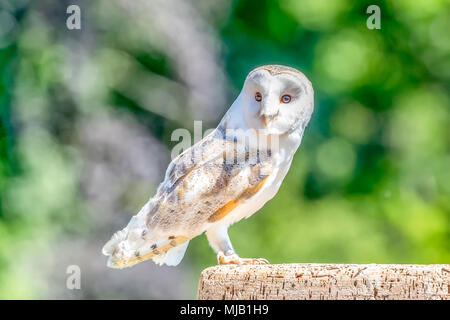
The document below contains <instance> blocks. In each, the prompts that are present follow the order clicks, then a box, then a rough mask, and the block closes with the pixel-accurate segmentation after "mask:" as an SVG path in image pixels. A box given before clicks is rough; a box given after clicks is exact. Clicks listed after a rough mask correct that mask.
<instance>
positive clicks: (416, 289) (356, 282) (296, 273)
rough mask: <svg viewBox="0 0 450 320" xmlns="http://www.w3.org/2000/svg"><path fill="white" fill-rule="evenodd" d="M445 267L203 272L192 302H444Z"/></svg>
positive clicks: (449, 284) (448, 284) (448, 287)
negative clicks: (412, 300) (256, 300)
mask: <svg viewBox="0 0 450 320" xmlns="http://www.w3.org/2000/svg"><path fill="white" fill-rule="evenodd" d="M449 279H450V265H448V264H441V265H406V264H278V265H255V266H253V265H242V266H236V265H220V266H214V267H210V268H207V269H205V270H203V272H202V274H201V275H200V281H199V287H198V299H200V300H207V299H226V300H229V299H243V300H247V299H258V300H275V299H291V300H322V299H339V300H353V299H364V300H383V299H392V300H397V299H414V300H416V299H418V300H423V299H437V300H440V299H445V300H449V299H450V293H449V291H450V281H449Z"/></svg>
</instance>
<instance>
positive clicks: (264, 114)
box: [259, 103, 279, 127]
mask: <svg viewBox="0 0 450 320" xmlns="http://www.w3.org/2000/svg"><path fill="white" fill-rule="evenodd" d="M272 105H273V103H272ZM278 113H279V109H275V108H274V107H273V106H272V107H271V106H269V104H268V103H263V105H262V106H261V110H260V111H259V117H260V118H261V120H262V121H263V123H264V126H266V127H268V126H269V125H270V123H271V122H272V121H273V120H274V119H275V118H276V117H277V116H278Z"/></svg>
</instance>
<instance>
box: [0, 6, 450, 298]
mask: <svg viewBox="0 0 450 320" xmlns="http://www.w3.org/2000/svg"><path fill="white" fill-rule="evenodd" d="M219 2H220V3H222V4H223V3H226V5H224V6H223V7H220V6H219V7H218V8H215V7H212V9H211V5H208V2H207V1H199V2H194V1H193V2H192V6H193V7H194V8H195V9H196V10H197V11H198V12H199V15H201V16H202V17H204V19H205V21H207V23H208V27H209V28H210V31H211V32H212V34H213V35H214V37H215V38H216V39H217V41H218V43H220V49H218V52H219V62H220V63H221V65H222V68H223V70H224V74H225V75H226V79H225V82H226V83H227V85H228V88H230V89H229V90H228V92H227V95H226V97H227V98H226V99H227V100H226V104H225V105H223V106H222V109H221V110H220V112H219V111H218V112H217V115H216V118H215V119H212V120H211V119H210V120H209V122H208V123H209V124H210V126H215V125H216V124H217V121H218V119H220V117H221V116H222V115H223V113H224V112H225V110H226V108H227V106H228V105H230V104H231V102H232V101H233V99H234V98H235V97H236V95H237V93H238V92H239V90H240V87H241V86H242V83H243V81H244V79H245V76H246V74H247V73H248V72H249V71H250V70H251V69H252V68H254V67H256V66H258V65H262V64H269V63H277V64H286V65H290V66H292V67H295V68H298V69H299V70H301V71H303V72H304V73H305V74H306V75H307V76H308V77H309V79H310V80H311V82H312V83H313V86H314V89H315V113H314V114H313V118H312V121H311V123H310V125H309V127H308V128H307V131H306V134H305V137H304V140H303V143H302V146H301V148H300V149H299V151H298V152H297V154H296V156H295V159H294V162H293V164H292V167H291V170H290V172H289V174H288V176H287V178H286V180H285V182H284V184H283V185H282V187H281V189H280V192H279V193H278V195H277V196H276V197H275V198H274V199H273V200H272V201H270V202H269V203H267V204H266V206H265V207H264V208H263V209H262V210H261V211H260V212H259V213H257V214H256V215H254V216H253V217H252V218H251V219H248V220H245V221H242V222H240V223H238V224H236V225H235V226H233V227H232V228H231V229H230V237H231V239H232V241H233V243H234V246H235V248H236V250H237V252H238V253H239V254H240V255H241V256H243V257H246V256H249V257H253V256H258V257H259V256H260V257H265V258H268V259H269V260H270V261H271V263H293V262H329V263H414V264H431V263H449V262H450V242H449V240H450V237H449V236H450V100H449V99H450V96H449V88H450V86H449V85H450V38H449V30H450V3H449V2H448V1H445V0H442V1H440V0H420V1H408V0H392V1H375V2H376V3H374V2H373V1H357V2H356V1H345V0H339V1H325V0H302V1H297V0H279V1H269V0H264V1H261V0H258V1H257V0H247V1H232V2H229V3H228V2H226V1H219ZM75 3H79V5H80V7H81V9H82V14H83V20H82V22H83V24H82V30H81V31H69V30H67V29H66V28H65V19H66V17H67V15H66V13H65V9H66V7H67V5H68V4H69V3H65V2H64V1H39V2H33V1H5V0H2V1H0V116H1V123H0V157H1V158H0V192H1V195H0V205H1V207H0V297H3V298H46V297H51V296H52V294H53V293H52V292H51V289H48V288H47V287H46V281H47V280H46V279H47V278H46V277H44V276H43V275H42V274H40V273H39V270H36V269H39V268H40V266H42V264H35V262H36V261H39V257H41V258H42V256H45V257H46V259H45V260H46V261H47V262H48V261H53V260H57V259H58V257H55V256H54V254H53V253H52V252H53V251H52V247H53V244H54V243H55V242H58V241H61V239H66V238H70V239H71V241H75V242H76V241H81V239H86V238H87V237H91V236H93V235H94V234H95V233H96V232H99V230H102V232H104V233H102V234H104V235H107V234H110V233H111V232H112V231H115V230H114V228H113V227H109V228H107V230H103V229H102V225H101V223H100V222H98V221H96V220H95V219H91V218H92V215H95V210H96V209H95V208H93V207H92V205H91V203H90V202H89V201H87V200H86V196H85V194H84V192H83V184H82V182H81V180H82V177H83V170H84V162H85V154H84V152H83V151H80V150H81V149H80V144H79V137H78V136H76V135H75V134H74V131H75V129H76V124H77V119H80V118H82V117H87V118H89V117H95V116H99V115H102V114H108V115H110V114H115V112H120V113H121V114H126V116H127V117H129V118H130V119H133V121H136V122H137V123H139V124H140V125H142V126H143V127H144V128H146V132H147V134H148V135H152V136H153V137H155V139H156V140H157V141H159V143H161V144H162V145H166V146H167V148H168V150H169V149H170V148H171V147H173V145H174V142H172V141H170V134H171V132H172V131H173V130H174V129H175V128H179V127H186V128H188V129H191V128H192V126H193V125H192V121H193V120H201V119H199V118H198V117H197V118H195V117H194V116H192V115H191V116H189V112H188V111H186V112H187V114H188V115H187V116H186V117H181V118H180V117H178V118H175V119H174V118H172V117H170V116H166V115H164V113H161V112H160V111H162V109H164V107H163V106H161V105H160V104H158V103H157V102H155V103H154V104H153V109H152V108H150V109H149V108H146V107H144V106H143V105H142V104H143V102H142V100H139V99H135V98H133V97H132V96H129V95H127V91H126V90H125V91H121V90H120V88H121V85H122V84H124V83H131V84H132V86H134V87H137V88H139V86H140V85H141V83H140V82H139V81H136V74H135V73H134V72H133V70H134V69H133V68H131V67H129V65H131V64H133V65H134V64H136V65H139V70H140V71H141V72H143V73H144V74H149V75H157V76H158V77H160V79H168V80H170V81H173V82H175V83H183V81H182V80H180V78H179V77H178V75H177V73H176V72H175V69H176V64H175V62H174V60H173V57H171V56H170V55H167V54H166V53H165V52H164V50H161V49H160V48H161V47H160V46H159V43H158V41H159V42H162V43H163V42H164V41H165V38H164V37H153V38H152V41H153V42H152V41H147V38H146V37H145V34H147V33H151V32H152V30H151V28H148V29H146V28H145V27H140V28H139V27H138V26H137V25H135V24H134V22H135V20H134V18H133V17H132V16H130V15H129V14H127V13H126V12H124V11H123V10H121V9H120V8H118V7H117V6H116V5H115V4H114V2H108V1H85V2H83V1H78V2H75ZM371 4H377V5H379V6H380V8H381V19H382V20H381V29H380V30H369V29H368V28H367V27H366V20H367V18H368V14H366V8H367V7H368V6H369V5H371ZM90 33H92V34H95V35H96V38H95V37H94V40H91V41H93V42H95V45H96V49H95V50H92V51H90V52H89V54H88V56H89V57H90V59H89V60H81V61H68V59H67V57H68V55H69V54H70V52H71V51H73V50H80V48H79V47H75V48H74V47H73V46H71V45H70V44H68V40H70V39H71V38H72V40H74V41H75V43H78V45H80V44H83V43H89V40H88V41H86V42H82V39H83V37H87V38H89V34H90ZM76 41H79V42H76ZM193 45H195V44H193ZM130 61H131V62H130ZM199 63H200V64H201V61H199ZM71 66H72V68H73V69H75V70H78V71H79V72H80V73H87V74H89V72H91V71H92V70H93V68H94V66H95V68H96V69H95V72H94V73H93V76H92V77H93V78H92V79H93V80H92V82H89V83H85V84H84V86H82V87H81V88H78V90H77V91H74V90H73V88H70V87H68V86H67V81H65V80H64V77H66V76H67V75H66V73H65V71H64V70H67V68H70V67H71ZM87 78H88V79H91V78H89V77H87ZM141 90H146V88H145V87H142V88H141ZM174 95H177V92H174ZM153 97H154V96H153V95H152V94H149V95H147V96H146V98H145V103H148V104H150V105H152V103H153V102H152V99H153ZM155 99H156V98H155ZM158 99H159V98H158ZM167 99H169V97H168V98H167ZM155 101H156V100H155ZM158 101H159V100H158ZM180 119H181V120H180ZM92 130H94V131H95V128H92ZM122 143H124V144H132V143H133V141H123V142H122ZM165 159H166V162H165V164H167V163H168V158H165ZM147 160H148V161H150V162H151V159H147ZM156 187H157V184H155V183H154V182H151V183H148V182H145V181H144V182H142V184H141V185H140V186H138V187H135V188H134V189H132V190H131V191H129V194H125V198H126V199H127V200H126V201H124V203H125V204H124V205H123V207H124V208H126V210H124V213H123V215H124V217H126V218H128V217H130V216H131V215H132V214H134V213H135V212H137V211H138V210H139V209H140V207H141V206H142V205H143V203H144V202H145V201H146V199H147V197H148V196H150V195H151V194H152V192H154V190H155V188H156ZM110 219H111V220H112V219H113V213H110ZM114 227H116V228H117V227H121V225H118V224H117V225H115V226H114ZM106 240H107V238H106V237H104V236H102V237H101V239H100V240H99V243H101V242H102V241H106ZM98 252H100V247H98ZM97 259H98V261H97V262H96V263H97V264H98V265H102V266H103V265H104V264H105V260H104V258H103V257H101V256H100V255H99V256H98V257H97ZM48 263H51V262H48ZM214 263H215V255H214V254H213V252H212V251H211V249H210V248H209V246H208V243H207V241H206V238H205V237H204V236H200V237H198V238H196V239H194V240H193V241H191V244H190V246H189V249H188V251H187V254H186V258H185V261H184V262H183V264H185V265H189V268H190V269H189V270H190V272H189V279H188V280H186V281H190V283H191V284H192V285H191V286H192V288H193V289H192V291H191V292H188V293H186V297H194V292H195V286H196V282H197V279H198V275H199V273H200V271H201V270H202V269H203V268H204V267H206V266H209V265H212V264H214ZM43 265H44V266H45V265H46V264H43ZM171 270H173V269H171ZM105 272H106V271H105ZM62 273H64V270H63V271H62ZM41 288H47V290H41ZM149 290H152V289H151V288H150V289H149ZM174 290H176V289H174ZM109 296H110V295H108V293H107V292H105V293H103V294H99V295H93V296H88V297H90V298H103V297H109ZM83 297H85V296H83ZM114 297H121V298H126V297H127V296H126V295H125V294H123V295H122V296H120V295H119V296H114ZM146 297H148V296H146V295H143V296H142V298H146Z"/></svg>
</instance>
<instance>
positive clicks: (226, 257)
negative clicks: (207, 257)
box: [217, 251, 269, 265]
mask: <svg viewBox="0 0 450 320" xmlns="http://www.w3.org/2000/svg"><path fill="white" fill-rule="evenodd" d="M221 263H223V264H238V265H244V264H254V265H260V264H269V261H268V260H267V259H264V258H241V257H239V256H238V255H237V254H236V253H229V254H224V253H223V252H222V251H219V252H218V253H217V264H221Z"/></svg>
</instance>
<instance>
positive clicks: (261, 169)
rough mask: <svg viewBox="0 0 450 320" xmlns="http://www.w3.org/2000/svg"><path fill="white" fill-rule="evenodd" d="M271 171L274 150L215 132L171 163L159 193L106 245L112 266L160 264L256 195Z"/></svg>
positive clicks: (105, 248) (106, 252) (106, 251)
mask: <svg viewBox="0 0 450 320" xmlns="http://www.w3.org/2000/svg"><path fill="white" fill-rule="evenodd" d="M271 172H272V159H271V154H270V152H268V151H267V150H264V152H262V151H261V150H256V149H249V147H248V146H247V145H245V144H244V143H240V142H238V141H233V140H229V139H226V138H225V137H223V135H221V134H220V132H218V131H217V130H216V131H215V132H213V133H211V134H210V135H209V136H207V137H205V138H204V139H203V140H202V141H200V142H199V143H197V144H196V145H194V146H193V147H192V148H190V149H188V150H186V151H185V152H184V153H182V154H181V155H180V156H178V157H177V158H176V159H174V160H173V161H172V163H171V164H170V165H169V167H168V169H167V172H166V179H165V181H164V182H163V183H162V184H161V185H160V186H159V188H158V191H157V193H156V195H155V196H154V197H153V198H151V199H150V201H149V202H148V203H147V204H146V205H145V206H144V207H143V208H142V210H141V211H140V212H139V213H138V214H137V215H136V216H134V217H133V219H132V220H131V221H130V223H129V224H128V226H127V227H126V228H125V229H123V230H122V231H119V232H118V233H116V234H115V235H114V236H113V238H112V239H111V240H110V242H108V243H107V244H106V245H105V247H104V253H105V254H107V255H111V257H110V261H109V264H110V266H112V267H118V268H121V267H126V266H131V265H133V264H136V263H138V262H141V261H144V260H147V259H149V258H153V259H154V260H157V257H158V256H160V255H164V254H165V253H166V252H167V251H169V250H171V249H173V248H175V247H178V246H180V245H182V244H183V243H186V242H187V241H189V240H190V239H192V238H193V237H195V236H197V235H199V234H201V233H202V232H204V231H205V230H206V229H207V228H208V227H209V226H210V225H211V224H213V223H215V222H217V221H219V220H221V219H223V218H224V217H225V216H227V215H228V214H229V213H230V212H231V211H233V209H235V208H236V207H237V206H238V205H239V204H241V203H242V202H244V201H246V200H247V199H249V198H251V197H252V196H253V195H255V194H256V193H257V192H258V191H259V190H260V189H261V187H262V186H263V185H264V183H265V181H266V179H267V178H268V177H269V175H270V173H271ZM172 251H174V250H172ZM183 252H184V251H183Z"/></svg>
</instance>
